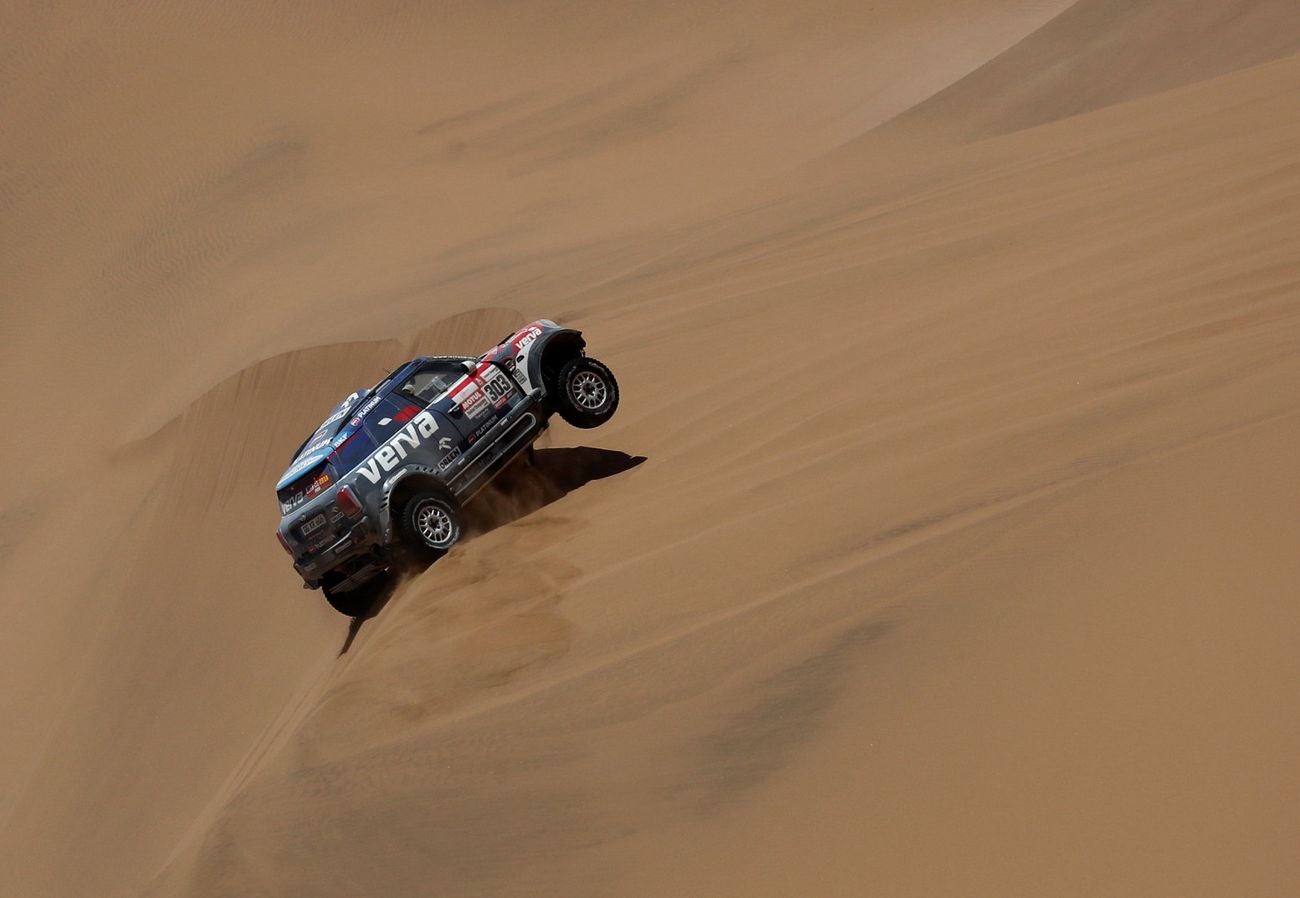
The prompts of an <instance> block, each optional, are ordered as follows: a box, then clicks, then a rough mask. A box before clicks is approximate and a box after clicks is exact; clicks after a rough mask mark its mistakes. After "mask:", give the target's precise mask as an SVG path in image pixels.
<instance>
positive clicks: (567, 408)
mask: <svg viewBox="0 0 1300 898" xmlns="http://www.w3.org/2000/svg"><path fill="white" fill-rule="evenodd" d="M555 386H556V397H555V408H556V411H558V412H559V413H560V417H561V418H563V419H564V420H565V421H568V422H569V423H570V424H572V425H573V426H574V427H582V428H592V427H599V426H600V425H602V424H604V423H605V422H606V421H608V420H609V419H610V418H612V417H614V412H615V410H616V409H617V408H618V381H616V380H615V379H614V372H612V371H610V370H609V369H608V368H606V367H605V366H604V365H602V364H601V363H600V362H598V361H596V360H595V359H593V358H589V357H587V356H579V357H577V358H575V359H570V360H569V361H567V362H565V363H564V366H563V367H562V368H560V374H559V376H558V377H557V378H556V385H555Z"/></svg>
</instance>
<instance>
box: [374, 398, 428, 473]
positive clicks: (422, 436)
mask: <svg viewBox="0 0 1300 898" xmlns="http://www.w3.org/2000/svg"><path fill="white" fill-rule="evenodd" d="M437 430H438V422H437V421H436V420H434V417H433V415H431V414H430V413H429V412H421V413H420V414H418V415H416V416H415V417H414V418H412V419H411V421H410V423H409V424H407V425H406V426H405V427H403V428H402V429H401V430H399V431H398V432H397V433H395V434H394V435H393V436H392V438H391V439H389V440H388V442H386V443H384V445H382V446H380V447H379V448H378V449H376V450H375V452H374V454H373V455H371V456H370V458H368V459H367V460H366V462H365V464H363V465H362V466H361V468H360V471H361V476H362V477H364V478H366V480H368V481H370V482H371V483H378V482H379V479H380V478H381V477H383V476H384V474H386V473H388V472H389V471H391V470H393V468H395V467H397V463H398V462H400V461H401V460H402V459H404V458H406V455H407V453H408V452H409V451H411V450H412V449H415V448H416V447H417V446H419V445H420V444H421V443H423V442H424V441H425V440H427V439H428V438H429V437H431V436H433V435H434V433H435V432H437Z"/></svg>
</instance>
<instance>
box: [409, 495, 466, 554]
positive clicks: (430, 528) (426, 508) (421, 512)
mask: <svg viewBox="0 0 1300 898" xmlns="http://www.w3.org/2000/svg"><path fill="white" fill-rule="evenodd" d="M455 529H456V524H455V522H454V521H453V520H452V519H451V515H450V514H448V513H447V509H445V508H443V507H442V506H441V505H439V504H438V503H436V502H434V501H433V500H432V499H426V500H425V501H424V502H421V503H420V505H419V507H417V508H416V509H415V532H416V533H418V534H420V539H422V540H424V541H425V542H426V543H428V544H429V545H430V546H432V547H434V548H438V549H440V548H442V547H443V546H445V545H447V544H448V543H449V542H451V537H452V534H453V532H454V531H455Z"/></svg>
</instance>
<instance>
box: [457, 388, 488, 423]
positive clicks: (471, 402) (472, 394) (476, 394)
mask: <svg viewBox="0 0 1300 898" xmlns="http://www.w3.org/2000/svg"><path fill="white" fill-rule="evenodd" d="M452 398H453V399H454V400H455V402H456V404H457V405H459V406H460V409H461V411H463V412H464V413H465V414H467V415H469V416H470V417H471V418H481V417H483V416H484V415H486V414H487V413H488V411H489V410H490V409H489V406H488V401H487V397H486V396H484V395H483V391H482V390H481V389H479V385H478V381H477V380H469V381H466V383H465V386H463V387H462V388H461V389H460V392H458V393H456V394H455V395H454V396H453V397H452Z"/></svg>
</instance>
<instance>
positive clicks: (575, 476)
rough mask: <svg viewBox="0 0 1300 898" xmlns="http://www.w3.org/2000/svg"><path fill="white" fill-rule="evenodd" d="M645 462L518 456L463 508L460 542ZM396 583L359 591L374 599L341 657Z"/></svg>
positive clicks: (572, 454)
mask: <svg viewBox="0 0 1300 898" xmlns="http://www.w3.org/2000/svg"><path fill="white" fill-rule="evenodd" d="M645 460H646V457H645V456H644V455H628V454H627V453H626V452H618V451H616V450H613V449H597V448H595V447H593V446H577V447H574V448H565V449H537V450H534V451H533V452H532V453H531V456H530V455H521V456H520V457H519V458H518V459H516V460H515V461H513V462H511V464H510V466H509V467H507V468H506V469H505V470H504V471H502V472H501V473H500V474H499V475H498V476H497V478H496V479H495V480H493V481H492V483H491V484H489V485H488V486H487V487H485V488H484V489H483V491H482V492H480V493H479V494H478V495H477V496H475V497H474V499H473V500H472V501H471V502H470V503H469V504H468V505H466V506H465V509H464V521H463V527H464V535H463V536H462V537H461V540H462V542H469V541H470V540H473V539H474V538H475V537H478V536H482V535H483V534H485V533H490V532H491V531H493V530H495V529H497V528H498V527H504V526H505V525H506V524H509V523H511V522H512V521H517V520H519V519H520V518H524V517H527V516H528V515H530V514H532V513H534V512H536V511H539V510H541V509H543V508H545V507H546V506H547V505H550V504H551V503H552V502H555V501H557V500H559V499H563V498H564V497H565V496H567V495H568V494H569V493H571V492H573V491H574V490H576V489H579V488H581V487H583V486H586V485H587V484H588V483H591V481H593V480H601V479H603V478H605V477H613V476H614V475H615V474H621V473H623V472H624V471H628V470H631V469H632V468H635V467H636V466H637V465H639V464H641V463H642V462H643V461H645ZM435 564H436V562H435ZM400 582H401V578H400V577H397V576H385V577H382V578H379V579H378V580H376V581H374V582H373V583H372V584H368V585H367V586H365V587H362V588H363V589H369V590H371V591H372V592H373V595H374V597H373V599H372V600H371V602H370V607H369V608H368V609H367V610H366V612H365V613H364V614H360V615H357V616H356V617H354V618H353V619H352V623H351V624H350V625H349V626H348V635H347V638H346V639H344V641H343V646H342V647H341V648H340V649H339V655H344V654H346V653H347V651H348V649H350V648H352V643H353V640H355V639H356V638H357V634H358V633H359V632H360V631H361V628H362V626H364V625H365V622H366V621H368V620H371V619H372V618H374V617H377V616H378V615H379V612H380V611H382V610H383V609H384V606H385V605H387V604H388V602H389V601H390V600H391V599H392V597H393V593H394V592H395V591H396V589H397V586H398V584H399V583H400Z"/></svg>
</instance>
